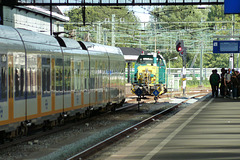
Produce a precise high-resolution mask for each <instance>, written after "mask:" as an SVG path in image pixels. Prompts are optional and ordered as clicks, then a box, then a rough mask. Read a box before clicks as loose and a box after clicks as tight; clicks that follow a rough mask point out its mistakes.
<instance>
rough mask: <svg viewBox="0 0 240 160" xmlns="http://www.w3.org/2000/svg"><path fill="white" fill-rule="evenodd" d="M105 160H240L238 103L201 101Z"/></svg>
mask: <svg viewBox="0 0 240 160" xmlns="http://www.w3.org/2000/svg"><path fill="white" fill-rule="evenodd" d="M108 160H240V100H233V99H223V98H210V97H207V98H205V99H202V100H201V101H198V102H196V103H194V104H193V105H191V106H188V107H187V108H185V109H183V110H182V111H180V112H179V113H177V114H176V115H174V116H173V117H171V118H169V119H168V120H166V121H165V122H163V123H160V122H159V124H158V125H156V127H154V128H153V129H151V130H150V131H148V132H147V133H145V134H143V135H142V136H141V137H140V138H138V139H137V140H135V141H133V142H132V143H130V144H129V145H127V146H126V147H124V148H123V149H121V150H120V151H118V152H117V153H115V154H113V155H111V156H110V157H109V158H108Z"/></svg>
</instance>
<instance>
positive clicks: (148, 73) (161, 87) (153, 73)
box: [132, 53, 167, 97]
mask: <svg viewBox="0 0 240 160" xmlns="http://www.w3.org/2000/svg"><path fill="white" fill-rule="evenodd" d="M166 78H167V75H166V62H165V60H164V58H163V57H162V56H161V55H159V54H156V53H149V54H147V55H145V54H143V55H140V56H139V57H138V59H137V61H136V63H135V71H134V82H133V83H132V92H133V93H135V94H136V95H137V96H144V95H154V96H155V97H157V96H158V95H161V94H164V93H166V92H167V88H166Z"/></svg>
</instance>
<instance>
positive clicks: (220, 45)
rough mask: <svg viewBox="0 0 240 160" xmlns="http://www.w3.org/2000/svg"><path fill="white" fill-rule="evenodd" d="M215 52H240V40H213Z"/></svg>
mask: <svg viewBox="0 0 240 160" xmlns="http://www.w3.org/2000/svg"><path fill="white" fill-rule="evenodd" d="M213 53H240V41H213Z"/></svg>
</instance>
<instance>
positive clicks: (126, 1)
mask: <svg viewBox="0 0 240 160" xmlns="http://www.w3.org/2000/svg"><path fill="white" fill-rule="evenodd" d="M0 4H2V5H80V6H88V5H89V6H99V5H102V6H115V5H123V6H127V5H131V6H134V5H213V4H217V5H218V4H224V0H0Z"/></svg>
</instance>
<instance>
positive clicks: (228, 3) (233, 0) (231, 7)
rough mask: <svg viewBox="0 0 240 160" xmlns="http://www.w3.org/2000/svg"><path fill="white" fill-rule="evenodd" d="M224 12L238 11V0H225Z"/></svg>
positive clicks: (235, 12)
mask: <svg viewBox="0 0 240 160" xmlns="http://www.w3.org/2000/svg"><path fill="white" fill-rule="evenodd" d="M224 13H225V14H238V13H240V1H239V0H225V1H224Z"/></svg>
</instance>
